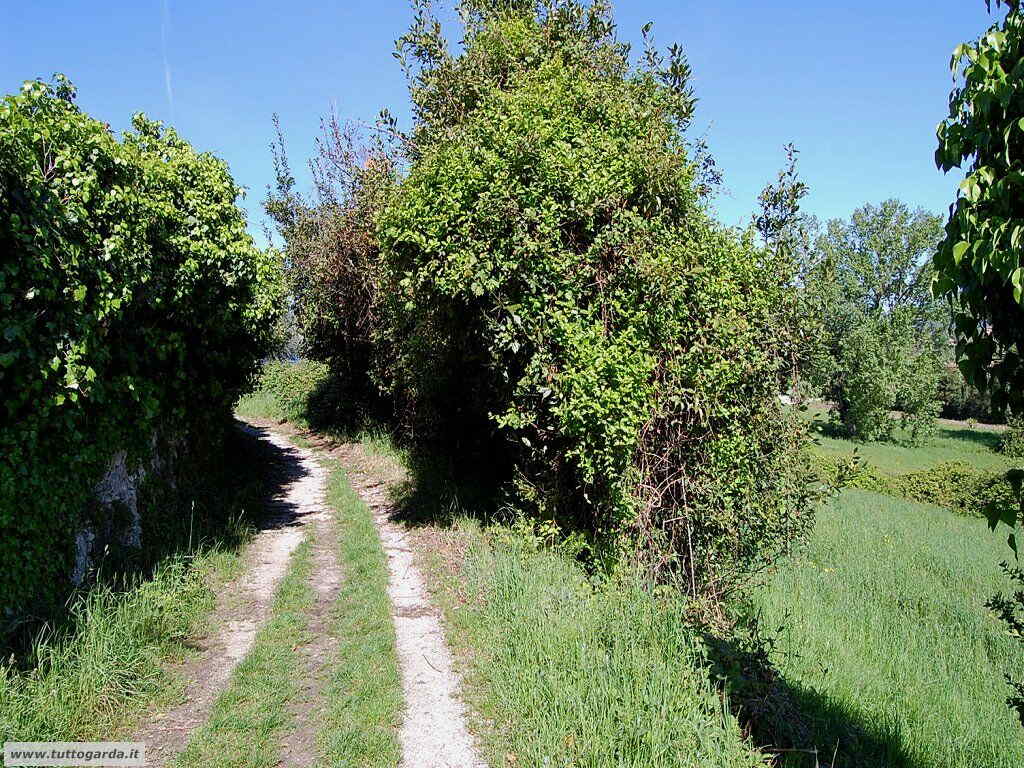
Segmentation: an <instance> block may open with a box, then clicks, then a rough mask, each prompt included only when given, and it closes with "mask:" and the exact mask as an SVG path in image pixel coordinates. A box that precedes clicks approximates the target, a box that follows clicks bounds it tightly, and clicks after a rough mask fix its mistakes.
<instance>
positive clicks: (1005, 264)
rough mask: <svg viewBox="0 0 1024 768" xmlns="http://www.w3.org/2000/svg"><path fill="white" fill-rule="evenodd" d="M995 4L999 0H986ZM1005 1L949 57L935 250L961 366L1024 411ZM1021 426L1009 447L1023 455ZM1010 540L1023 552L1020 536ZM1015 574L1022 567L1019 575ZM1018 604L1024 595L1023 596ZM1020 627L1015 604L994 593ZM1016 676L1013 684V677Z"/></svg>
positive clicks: (1013, 75) (1017, 176)
mask: <svg viewBox="0 0 1024 768" xmlns="http://www.w3.org/2000/svg"><path fill="white" fill-rule="evenodd" d="M986 4H987V5H988V6H989V7H990V8H991V6H992V5H993V3H992V2H991V0H986ZM994 4H995V5H996V6H1005V7H1006V16H1005V17H1004V19H1003V21H1002V22H1001V23H996V24H993V25H992V27H990V28H989V30H988V32H987V33H986V34H985V35H983V36H982V37H980V38H979V39H977V40H975V41H973V42H969V43H964V44H962V45H959V46H957V48H956V50H955V51H954V52H953V56H952V59H951V61H950V69H951V70H952V73H953V78H954V81H955V86H954V88H953V91H952V93H951V94H950V97H949V117H948V118H946V120H944V121H943V122H942V123H941V124H940V125H939V127H938V131H937V133H938V140H939V147H938V149H937V150H936V153H935V162H936V164H937V165H938V167H939V168H941V169H942V170H943V171H947V172H948V171H949V170H951V169H952V168H961V167H964V166H965V165H966V166H967V169H966V170H967V173H966V177H965V178H964V180H963V182H962V183H961V184H960V189H959V191H958V192H957V197H956V200H955V201H954V203H953V204H952V205H951V206H950V216H949V223H948V224H947V225H946V238H945V240H943V242H942V245H941V247H940V248H939V250H938V253H937V254H936V255H935V270H936V277H935V283H934V290H935V293H936V295H940V296H945V297H947V298H948V299H949V300H950V302H951V304H952V305H953V306H954V308H955V309H956V310H957V313H956V332H957V353H958V357H959V365H960V368H961V370H962V371H963V372H964V375H965V376H966V378H967V379H968V381H970V382H971V383H973V384H975V385H977V386H978V387H980V388H981V389H989V390H991V391H992V400H993V402H994V403H995V404H996V405H997V407H1000V408H1002V407H1004V406H1008V407H1009V409H1010V410H1011V411H1012V412H1014V413H1017V414H1019V413H1022V412H1024V258H1022V256H1021V240H1022V238H1024V202H1022V200H1024V199H1022V197H1021V194H1020V185H1021V182H1022V181H1024V161H1022V158H1021V153H1022V151H1024V89H1022V88H1021V84H1022V83H1024V13H1022V12H1021V8H1020V2H1019V0H995V2H994ZM1017 434H1019V430H1018V429H1013V430H1011V432H1010V435H1009V436H1008V440H1007V443H1006V444H1004V451H1006V452H1007V453H1009V454H1010V455H1017V454H1018V452H1019V449H1018V448H1017V447H1016V446H1017V437H1016V436H1015V435H1017ZM1021 475H1022V473H1021V472H1020V471H1019V470H1016V471H1013V472H1011V473H1009V474H1008V475H1007V479H1008V481H1009V482H1011V483H1012V484H1013V485H1014V487H1015V491H1016V498H1015V499H1014V500H1013V502H1012V503H1008V504H1007V505H1006V506H1004V507H1003V508H1002V509H993V510H992V511H991V514H990V516H989V524H990V525H991V526H992V527H993V528H995V527H996V526H997V525H998V524H999V522H1003V523H1005V524H1007V525H1009V526H1010V527H1011V529H1015V528H1016V527H1017V524H1018V521H1019V519H1020V518H1021V517H1024V498H1022V495H1021V486H1022V481H1024V478H1022V476H1021ZM1008 541H1009V544H1010V546H1011V547H1013V549H1014V554H1015V555H1017V554H1018V553H1017V543H1016V533H1015V532H1013V533H1011V534H1010V536H1009V539H1008ZM1010 575H1011V576H1012V577H1014V578H1015V579H1019V578H1020V572H1019V571H1010ZM1016 602H1017V604H1018V605H1017V607H1018V609H1019V607H1020V605H1021V604H1024V596H1022V594H1021V592H1020V591H1018V592H1017V593H1016ZM993 605H995V607H997V608H1001V609H1002V617H1003V619H1004V620H1006V621H1007V622H1008V624H1009V626H1010V629H1011V631H1017V632H1018V633H1019V628H1020V624H1019V620H1018V621H1017V623H1014V614H1013V605H1012V601H1008V600H1003V599H1002V598H1001V597H997V598H995V600H994V601H993ZM1011 682H1013V681H1011ZM1022 697H1024V688H1022V687H1021V683H1020V681H1016V682H1014V694H1013V695H1011V698H1010V699H1009V703H1010V705H1011V706H1013V707H1015V708H1016V709H1017V711H1018V713H1019V714H1022V722H1024V701H1022Z"/></svg>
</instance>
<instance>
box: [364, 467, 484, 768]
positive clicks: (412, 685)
mask: <svg viewBox="0 0 1024 768" xmlns="http://www.w3.org/2000/svg"><path fill="white" fill-rule="evenodd" d="M350 479H351V482H352V487H353V488H354V489H355V490H356V492H357V493H358V494H359V496H360V498H362V499H363V501H364V502H365V503H366V504H367V506H369V507H370V509H371V510H372V511H373V518H374V522H375V523H376V525H377V532H378V533H379V534H380V538H381V544H382V545H383V547H384V553H385V555H386V556H387V560H388V572H389V574H390V580H389V584H388V595H389V596H390V598H391V609H392V613H391V616H392V619H393V621H394V623H395V640H396V645H397V646H398V664H399V667H400V669H401V673H402V690H403V693H404V694H405V704H406V710H405V717H404V719H403V721H402V730H401V733H400V734H399V740H400V742H401V746H402V756H403V757H402V763H401V768H486V765H487V764H486V763H485V762H484V761H483V760H481V759H480V756H479V755H478V754H477V750H476V747H475V745H474V743H473V738H472V736H471V735H470V733H469V728H468V727H467V725H466V712H465V708H464V707H463V704H462V700H461V698H460V697H459V687H460V680H459V676H458V674H457V672H456V671H455V667H454V664H453V662H452V655H451V652H450V651H449V650H448V645H447V644H446V643H445V639H444V632H443V630H442V629H441V620H440V616H439V613H438V611H437V609H436V608H434V606H433V605H432V604H431V603H430V600H429V597H428V596H427V590H426V588H425V587H424V584H423V579H422V577H421V576H420V573H419V570H418V569H417V568H416V565H415V563H414V561H413V557H414V556H413V552H412V550H411V549H410V547H409V539H408V536H407V535H406V533H405V530H404V529H403V528H402V527H401V526H399V525H397V524H395V523H394V522H393V521H392V520H391V516H390V515H391V512H392V507H391V504H390V502H389V500H388V498H387V487H386V486H385V485H383V484H382V483H381V482H379V481H378V480H375V479H373V478H371V477H366V476H365V475H362V474H360V473H353V475H352V476H351V478H350Z"/></svg>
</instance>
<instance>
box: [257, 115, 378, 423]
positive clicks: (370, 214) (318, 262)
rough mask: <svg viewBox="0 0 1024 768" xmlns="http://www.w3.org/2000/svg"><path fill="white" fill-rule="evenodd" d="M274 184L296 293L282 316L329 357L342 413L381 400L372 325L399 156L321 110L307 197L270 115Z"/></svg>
mask: <svg viewBox="0 0 1024 768" xmlns="http://www.w3.org/2000/svg"><path fill="white" fill-rule="evenodd" d="M274 125H275V128H276V129H277V140H276V142H275V144H274V145H272V151H273V160H274V170H275V176H276V184H275V187H274V188H273V189H271V190H268V192H267V197H266V199H265V201H264V208H265V210H266V212H267V214H268V215H269V216H270V218H271V219H272V221H273V222H274V224H275V226H276V228H277V232H278V234H279V235H280V237H281V238H282V240H283V241H284V257H285V259H284V261H285V266H286V274H287V276H288V287H289V290H290V294H291V306H290V311H289V313H288V315H287V316H286V319H288V320H290V321H291V322H292V323H293V324H294V331H296V332H297V334H296V335H297V336H298V337H299V338H300V339H301V345H300V350H299V351H300V352H301V353H302V354H304V355H305V356H307V357H309V358H310V359H313V360H318V361H321V362H325V363H328V365H329V366H330V369H331V371H332V374H333V375H332V377H331V379H330V381H331V386H332V387H334V388H335V391H334V392H333V395H332V396H333V397H334V399H335V400H336V401H337V403H336V406H337V407H336V408H335V412H336V415H338V417H339V418H340V417H342V416H344V417H346V418H348V417H351V416H353V415H355V414H356V412H358V411H359V410H360V409H361V408H362V407H364V406H367V405H369V404H371V403H372V402H375V398H376V395H377V391H376V388H375V387H374V386H373V384H372V380H371V374H372V373H373V371H374V369H375V366H376V365H377V363H376V361H377V352H378V351H379V350H378V348H377V347H376V346H375V340H374V330H375V328H376V325H377V322H378V312H379V303H380V302H379V296H378V285H379V269H380V247H379V244H378V240H377V233H376V229H375V227H376V218H377V214H378V211H379V209H380V207H381V205H382V202H383V200H384V196H385V193H386V191H387V190H388V188H389V187H390V186H391V185H393V184H394V182H395V165H394V161H393V160H392V158H391V156H390V154H389V150H388V147H387V145H386V144H385V143H384V142H381V141H368V140H367V139H366V136H365V135H364V132H362V131H361V130H360V129H359V128H358V127H357V126H355V125H353V124H344V123H342V122H340V121H339V120H338V119H337V117H336V116H334V115H332V116H331V117H329V118H327V119H325V120H323V122H322V135H321V137H320V138H319V139H318V141H317V154H316V156H315V157H314V158H313V160H312V162H311V163H310V167H311V170H312V172H313V181H314V186H315V190H314V193H313V196H312V198H311V199H307V198H306V197H305V196H303V195H301V194H299V193H298V192H296V190H295V178H294V176H293V175H292V172H291V168H290V166H289V162H288V156H287V153H286V151H285V144H284V137H283V135H282V133H281V130H280V125H279V124H278V121H277V118H276V117H275V118H274Z"/></svg>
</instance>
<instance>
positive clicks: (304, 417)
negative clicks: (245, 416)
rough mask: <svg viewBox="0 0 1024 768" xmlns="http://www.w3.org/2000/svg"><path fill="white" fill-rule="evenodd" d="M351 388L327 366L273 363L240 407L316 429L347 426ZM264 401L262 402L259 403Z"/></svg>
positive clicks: (254, 413) (303, 363) (349, 413)
mask: <svg viewBox="0 0 1024 768" xmlns="http://www.w3.org/2000/svg"><path fill="white" fill-rule="evenodd" d="M350 392H351V387H350V386H346V385H345V383H344V382H342V381H339V376H338V374H337V373H336V372H333V371H331V369H330V366H329V365H327V364H326V363H321V362H317V361H310V360H304V361H300V362H296V363H282V362H270V363H267V364H266V365H265V366H264V367H263V372H262V374H261V375H260V376H259V378H258V379H257V381H256V385H255V388H254V390H253V392H252V393H251V394H250V396H248V397H247V398H243V401H242V403H241V404H240V408H241V410H242V411H243V412H244V413H250V412H251V413H252V415H254V416H258V417H263V418H275V419H281V420H282V421H291V422H294V423H296V424H302V425H308V426H311V427H314V428H331V427H338V426H344V425H345V424H346V420H347V419H348V418H349V417H350V416H351V415H352V412H353V406H352V404H351V403H350V402H349V401H348V396H349V393H350ZM257 401H262V402H257Z"/></svg>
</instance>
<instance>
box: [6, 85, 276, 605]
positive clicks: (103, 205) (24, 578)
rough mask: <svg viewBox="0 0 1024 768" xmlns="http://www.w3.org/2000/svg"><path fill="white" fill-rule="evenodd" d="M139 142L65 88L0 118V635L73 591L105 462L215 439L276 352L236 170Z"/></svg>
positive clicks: (271, 311)
mask: <svg viewBox="0 0 1024 768" xmlns="http://www.w3.org/2000/svg"><path fill="white" fill-rule="evenodd" d="M133 125H134V130H133V131H131V132H126V133H125V134H124V136H123V138H122V140H121V141H118V139H117V138H115V136H114V135H113V134H112V133H111V131H110V130H109V128H108V127H107V126H106V125H105V124H103V123H101V122H99V121H97V120H94V119H92V118H90V117H89V116H87V115H86V114H84V113H82V112H81V111H80V110H79V109H78V108H77V107H76V106H75V103H74V89H73V87H72V86H71V85H70V83H69V82H68V81H67V80H65V79H63V78H60V77H58V78H57V80H56V83H55V85H53V86H51V85H47V84H46V83H43V82H27V83H26V84H25V85H24V87H23V88H22V90H21V92H20V93H19V94H16V95H13V96H8V97H6V98H5V99H4V100H3V101H2V102H0V252H2V253H3V254H4V257H3V261H2V263H0V307H2V316H3V322H2V326H3V333H2V336H0V403H2V404H3V406H2V407H3V420H2V422H0V595H3V600H2V606H0V608H2V610H3V611H4V614H5V617H10V616H11V615H12V614H13V612H14V611H16V610H20V609H22V608H25V607H26V606H28V605H29V604H31V603H34V602H35V601H37V600H38V599H41V598H43V597H45V596H47V595H52V594H53V593H54V591H55V590H56V589H57V585H59V584H60V583H61V582H62V581H64V580H65V579H66V577H67V575H68V573H67V571H68V569H69V568H70V567H71V563H73V561H74V557H73V554H72V551H71V548H72V543H73V539H74V536H75V533H76V531H77V530H79V529H80V528H81V526H82V525H83V524H84V523H85V522H86V520H85V518H83V514H84V512H85V507H86V503H87V500H88V499H89V497H90V496H91V491H92V488H93V486H94V485H95V484H96V482H97V481H98V480H99V478H100V477H101V475H102V474H103V471H104V468H105V466H106V464H107V463H108V462H109V460H110V458H111V456H112V455H113V453H114V452H115V451H117V450H118V449H127V450H128V451H129V454H130V459H131V460H132V461H135V460H137V459H139V458H141V457H142V456H143V455H144V454H147V453H148V452H149V451H150V450H151V448H152V445H153V443H152V440H153V436H154V434H155V433H157V432H159V433H160V434H162V435H163V436H165V437H166V436H169V435H174V436H176V437H179V438H180V437H181V436H182V434H183V433H185V432H188V433H189V434H192V435H194V436H195V437H196V442H199V441H200V440H201V439H206V440H211V439H215V438H216V435H217V434H218V433H220V432H222V427H223V426H224V424H225V423H226V421H227V419H228V418H229V417H230V409H231V406H232V404H233V402H234V400H235V399H236V397H237V395H238V393H239V391H240V389H241V388H242V386H243V385H244V384H245V383H246V382H247V380H248V378H249V377H250V375H251V374H252V372H253V371H254V368H255V365H256V362H257V361H258V360H259V358H260V357H261V356H262V355H264V354H265V353H266V351H267V349H268V347H269V344H270V342H271V339H272V333H273V328H274V324H275V322H276V317H277V303H278V298H279V290H278V285H279V280H278V267H277V264H276V261H275V260H274V258H273V257H272V256H270V255H268V254H264V253H262V252H260V251H259V250H257V249H256V248H255V247H254V246H253V243H252V240H251V239H250V237H249V236H248V234H246V229H245V219H244V217H243V215H242V213H241V211H240V210H239V209H238V207H237V206H236V205H235V199H236V197H237V196H238V194H239V189H238V188H237V187H236V186H235V184H234V182H233V181H232V179H231V177H230V175H229V174H228V170H227V168H226V166H225V165H224V163H223V162H222V161H220V160H218V159H217V158H215V157H213V156H212V155H209V154H199V153H196V152H195V151H194V150H193V149H192V148H191V147H190V146H189V145H188V143H186V142H185V141H184V140H182V139H181V138H180V137H179V136H178V135H177V134H176V133H175V132H174V131H173V130H170V129H165V128H164V127H163V126H161V125H160V124H159V123H154V122H151V121H149V120H147V119H146V118H145V117H143V116H142V115H136V116H135V118H134V120H133ZM93 522H98V521H93Z"/></svg>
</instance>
